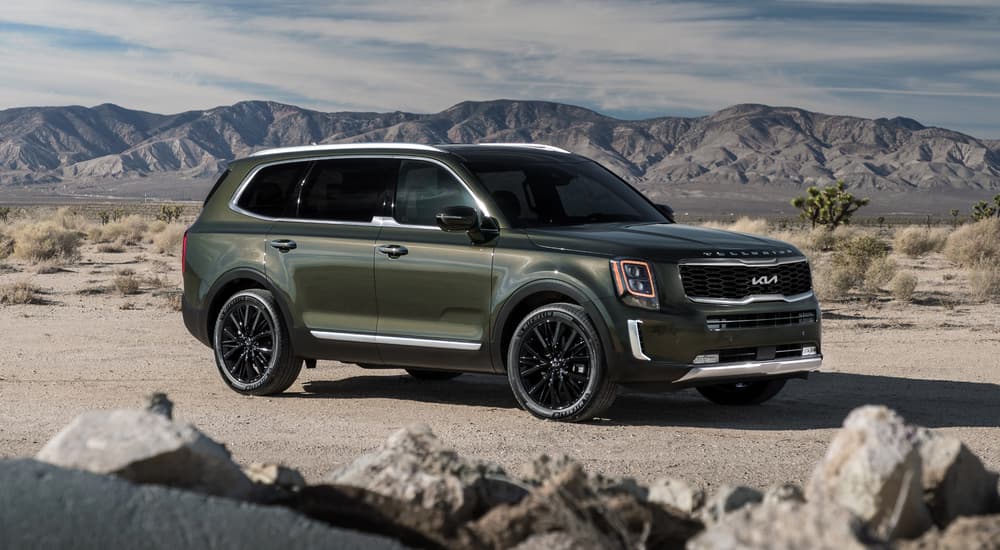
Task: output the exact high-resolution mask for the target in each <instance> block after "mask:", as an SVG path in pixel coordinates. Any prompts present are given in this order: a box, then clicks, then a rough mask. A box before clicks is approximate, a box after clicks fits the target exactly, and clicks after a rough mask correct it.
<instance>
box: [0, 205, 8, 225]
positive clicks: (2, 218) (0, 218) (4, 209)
mask: <svg viewBox="0 0 1000 550" xmlns="http://www.w3.org/2000/svg"><path fill="white" fill-rule="evenodd" d="M9 219H10V207H9V206H0V223H7V221H8V220H9Z"/></svg>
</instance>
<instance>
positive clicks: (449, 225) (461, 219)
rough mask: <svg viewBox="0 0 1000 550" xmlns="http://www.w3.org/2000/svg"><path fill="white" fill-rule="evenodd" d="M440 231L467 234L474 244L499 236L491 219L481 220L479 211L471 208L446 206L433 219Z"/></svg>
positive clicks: (497, 229) (498, 231)
mask: <svg viewBox="0 0 1000 550" xmlns="http://www.w3.org/2000/svg"><path fill="white" fill-rule="evenodd" d="M434 220H435V221H437V224H438V227H440V228H441V230H442V231H448V232H459V231H464V232H466V233H468V235H469V238H470V239H472V242H474V243H476V244H482V243H485V242H489V241H491V240H493V239H495V238H496V237H497V236H498V235H500V229H499V228H498V227H497V225H496V220H494V219H493V218H486V219H483V218H482V217H480V215H479V211H478V210H476V209H475V208H472V207H471V206H446V207H444V210H442V211H441V212H440V213H439V214H438V215H437V216H435V217H434Z"/></svg>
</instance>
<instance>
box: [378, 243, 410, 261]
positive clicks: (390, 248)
mask: <svg viewBox="0 0 1000 550" xmlns="http://www.w3.org/2000/svg"><path fill="white" fill-rule="evenodd" d="M377 250H378V251H379V253H380V254H385V255H386V256H388V257H389V258H390V259H393V260H395V259H398V258H399V257H400V256H406V255H407V254H408V253H409V252H410V251H409V250H407V249H406V247H405V246H402V245H398V244H383V245H382V246H379V247H378V248H377Z"/></svg>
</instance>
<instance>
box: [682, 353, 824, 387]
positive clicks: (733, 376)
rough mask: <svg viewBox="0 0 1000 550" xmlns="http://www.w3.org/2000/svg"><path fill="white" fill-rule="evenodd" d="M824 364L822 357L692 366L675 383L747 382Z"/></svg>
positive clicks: (813, 368) (807, 370)
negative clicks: (707, 381)
mask: <svg viewBox="0 0 1000 550" xmlns="http://www.w3.org/2000/svg"><path fill="white" fill-rule="evenodd" d="M822 364H823V356H822V355H812V356H809V357H801V358H798V359H782V360H774V361H747V362H745V363H730V364H719V365H712V366H705V365H691V366H690V368H689V369H688V371H687V374H685V375H684V376H682V377H680V378H678V379H677V380H675V381H674V382H676V383H678V384H686V383H695V382H702V381H706V380H709V381H716V380H718V381H726V380H747V379H753V378H767V377H771V376H789V375H795V374H802V373H807V372H814V371H818V370H819V368H820V366H821V365H822Z"/></svg>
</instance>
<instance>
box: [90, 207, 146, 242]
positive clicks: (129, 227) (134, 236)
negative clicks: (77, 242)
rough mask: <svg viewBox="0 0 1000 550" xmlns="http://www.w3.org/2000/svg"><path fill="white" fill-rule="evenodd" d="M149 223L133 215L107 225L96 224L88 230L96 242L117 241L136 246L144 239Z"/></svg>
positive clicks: (91, 238) (92, 239)
mask: <svg viewBox="0 0 1000 550" xmlns="http://www.w3.org/2000/svg"><path fill="white" fill-rule="evenodd" d="M148 229H149V224H148V223H147V222H146V220H145V219H143V218H142V217H141V216H138V215H135V214H133V215H131V216H126V217H124V218H122V219H121V220H118V221H115V222H111V223H109V224H107V225H96V226H93V227H91V228H90V231H88V234H87V236H88V238H89V239H90V240H91V241H93V242H95V243H117V244H119V245H122V246H135V245H137V244H139V243H141V242H142V241H143V238H144V237H145V235H146V231H147V230H148Z"/></svg>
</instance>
